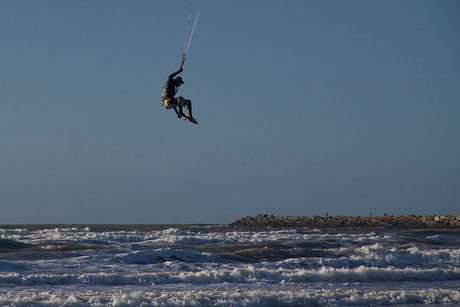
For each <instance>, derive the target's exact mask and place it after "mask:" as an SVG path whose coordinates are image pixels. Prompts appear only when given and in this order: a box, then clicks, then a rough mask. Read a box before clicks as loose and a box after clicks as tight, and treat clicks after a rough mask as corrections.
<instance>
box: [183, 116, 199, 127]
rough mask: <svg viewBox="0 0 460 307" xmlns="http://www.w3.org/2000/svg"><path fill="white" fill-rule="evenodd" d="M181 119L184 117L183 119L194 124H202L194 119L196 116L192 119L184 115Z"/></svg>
mask: <svg viewBox="0 0 460 307" xmlns="http://www.w3.org/2000/svg"><path fill="white" fill-rule="evenodd" d="M181 119H182V120H185V121H186V122H187V123H189V124H194V125H195V126H197V127H199V126H200V124H198V122H197V121H196V119H194V118H193V119H192V120H190V119H189V118H188V117H185V116H183V117H181Z"/></svg>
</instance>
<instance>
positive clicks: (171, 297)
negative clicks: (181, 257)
mask: <svg viewBox="0 0 460 307" xmlns="http://www.w3.org/2000/svg"><path fill="white" fill-rule="evenodd" d="M459 295H460V294H459V291H445V290H442V289H428V290H409V291H404V290H391V291H387V290H371V291H366V290H356V289H344V290H341V289H336V290H330V289H296V290H287V291H286V290H265V289H256V290H252V289H244V290H233V291H231V290H230V291H229V290H227V289H224V288H220V289H215V290H199V289H194V290H169V291H152V290H144V291H123V290H121V291H59V292H53V291H45V292H35V291H23V292H16V293H5V294H0V305H14V306H28V305H30V303H31V302H33V304H40V305H54V306H88V305H92V306H107V305H112V306H160V305H161V306H183V305H187V306H318V305H336V306H363V305H366V306H369V305H402V304H411V305H413V304H430V305H431V304H457V303H459V302H460V301H459Z"/></svg>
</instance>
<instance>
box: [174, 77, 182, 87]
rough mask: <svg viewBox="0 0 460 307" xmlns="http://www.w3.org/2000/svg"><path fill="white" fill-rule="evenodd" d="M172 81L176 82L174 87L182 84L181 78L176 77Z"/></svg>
mask: <svg viewBox="0 0 460 307" xmlns="http://www.w3.org/2000/svg"><path fill="white" fill-rule="evenodd" d="M174 81H176V86H179V85H181V84H184V80H182V78H181V77H177V78H176V79H174Z"/></svg>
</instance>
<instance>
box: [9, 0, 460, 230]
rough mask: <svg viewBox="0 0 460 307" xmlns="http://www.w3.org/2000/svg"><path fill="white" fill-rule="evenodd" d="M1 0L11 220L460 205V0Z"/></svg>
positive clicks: (447, 209)
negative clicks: (184, 117)
mask: <svg viewBox="0 0 460 307" xmlns="http://www.w3.org/2000/svg"><path fill="white" fill-rule="evenodd" d="M199 6H201V12H200V19H199V20H198V24H197V28H196V31H195V34H194V37H193V41H192V43H191V46H190V49H189V53H188V58H187V61H186V62H185V65H184V68H185V70H184V72H183V73H182V77H183V78H184V80H185V84H184V85H183V87H182V88H181V90H180V92H179V95H182V96H184V97H186V98H189V99H191V100H192V103H193V107H194V116H195V117H196V118H197V119H198V121H199V122H200V124H201V127H200V128H197V127H195V126H191V125H188V124H187V123H185V122H183V121H180V120H178V119H177V118H176V117H175V115H174V112H173V111H172V110H164V109H163V108H162V106H161V101H160V98H161V90H162V88H163V85H164V83H165V81H166V78H167V76H168V75H169V74H170V73H172V72H174V71H175V70H177V69H178V68H179V65H180V57H181V54H182V48H183V44H184V38H185V30H186V27H187V17H188V11H189V9H190V1H170V0H168V1H116V0H110V1H109V0H106V1H92V0H91V1H84V0H82V1H57V0H56V1H41V0H34V1H13V0H0V42H1V43H0V71H1V73H0V148H1V150H0V206H1V214H0V224H12V223H155V224H160V223H230V222H233V221H234V220H236V219H238V218H241V217H244V216H247V215H257V214H259V213H266V214H275V215H280V216H286V215H296V216H297V215H299V216H303V215H310V216H311V215H325V214H326V213H329V215H351V216H357V215H360V216H367V215H369V213H370V212H372V213H373V214H374V215H382V214H383V213H384V212H390V213H394V214H396V215H399V214H403V215H406V214H417V215H418V214H460V18H459V16H460V2H459V1H304V0H299V1H294V0H292V1H240V0H236V1H195V8H198V7H199Z"/></svg>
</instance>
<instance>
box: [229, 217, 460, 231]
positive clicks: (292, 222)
mask: <svg viewBox="0 0 460 307" xmlns="http://www.w3.org/2000/svg"><path fill="white" fill-rule="evenodd" d="M229 226H236V227H273V228H285V227H287V228H290V227H307V228H375V227H379V228H416V229H460V215H400V216H375V217H372V216H366V217H359V216H356V217H355V216H343V215H337V216H326V217H321V216H303V217H301V216H286V217H280V216H273V215H271V216H268V215H267V214H259V215H258V216H255V217H251V216H247V217H244V218H242V219H239V220H237V221H235V222H233V223H231V224H230V225H229Z"/></svg>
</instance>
